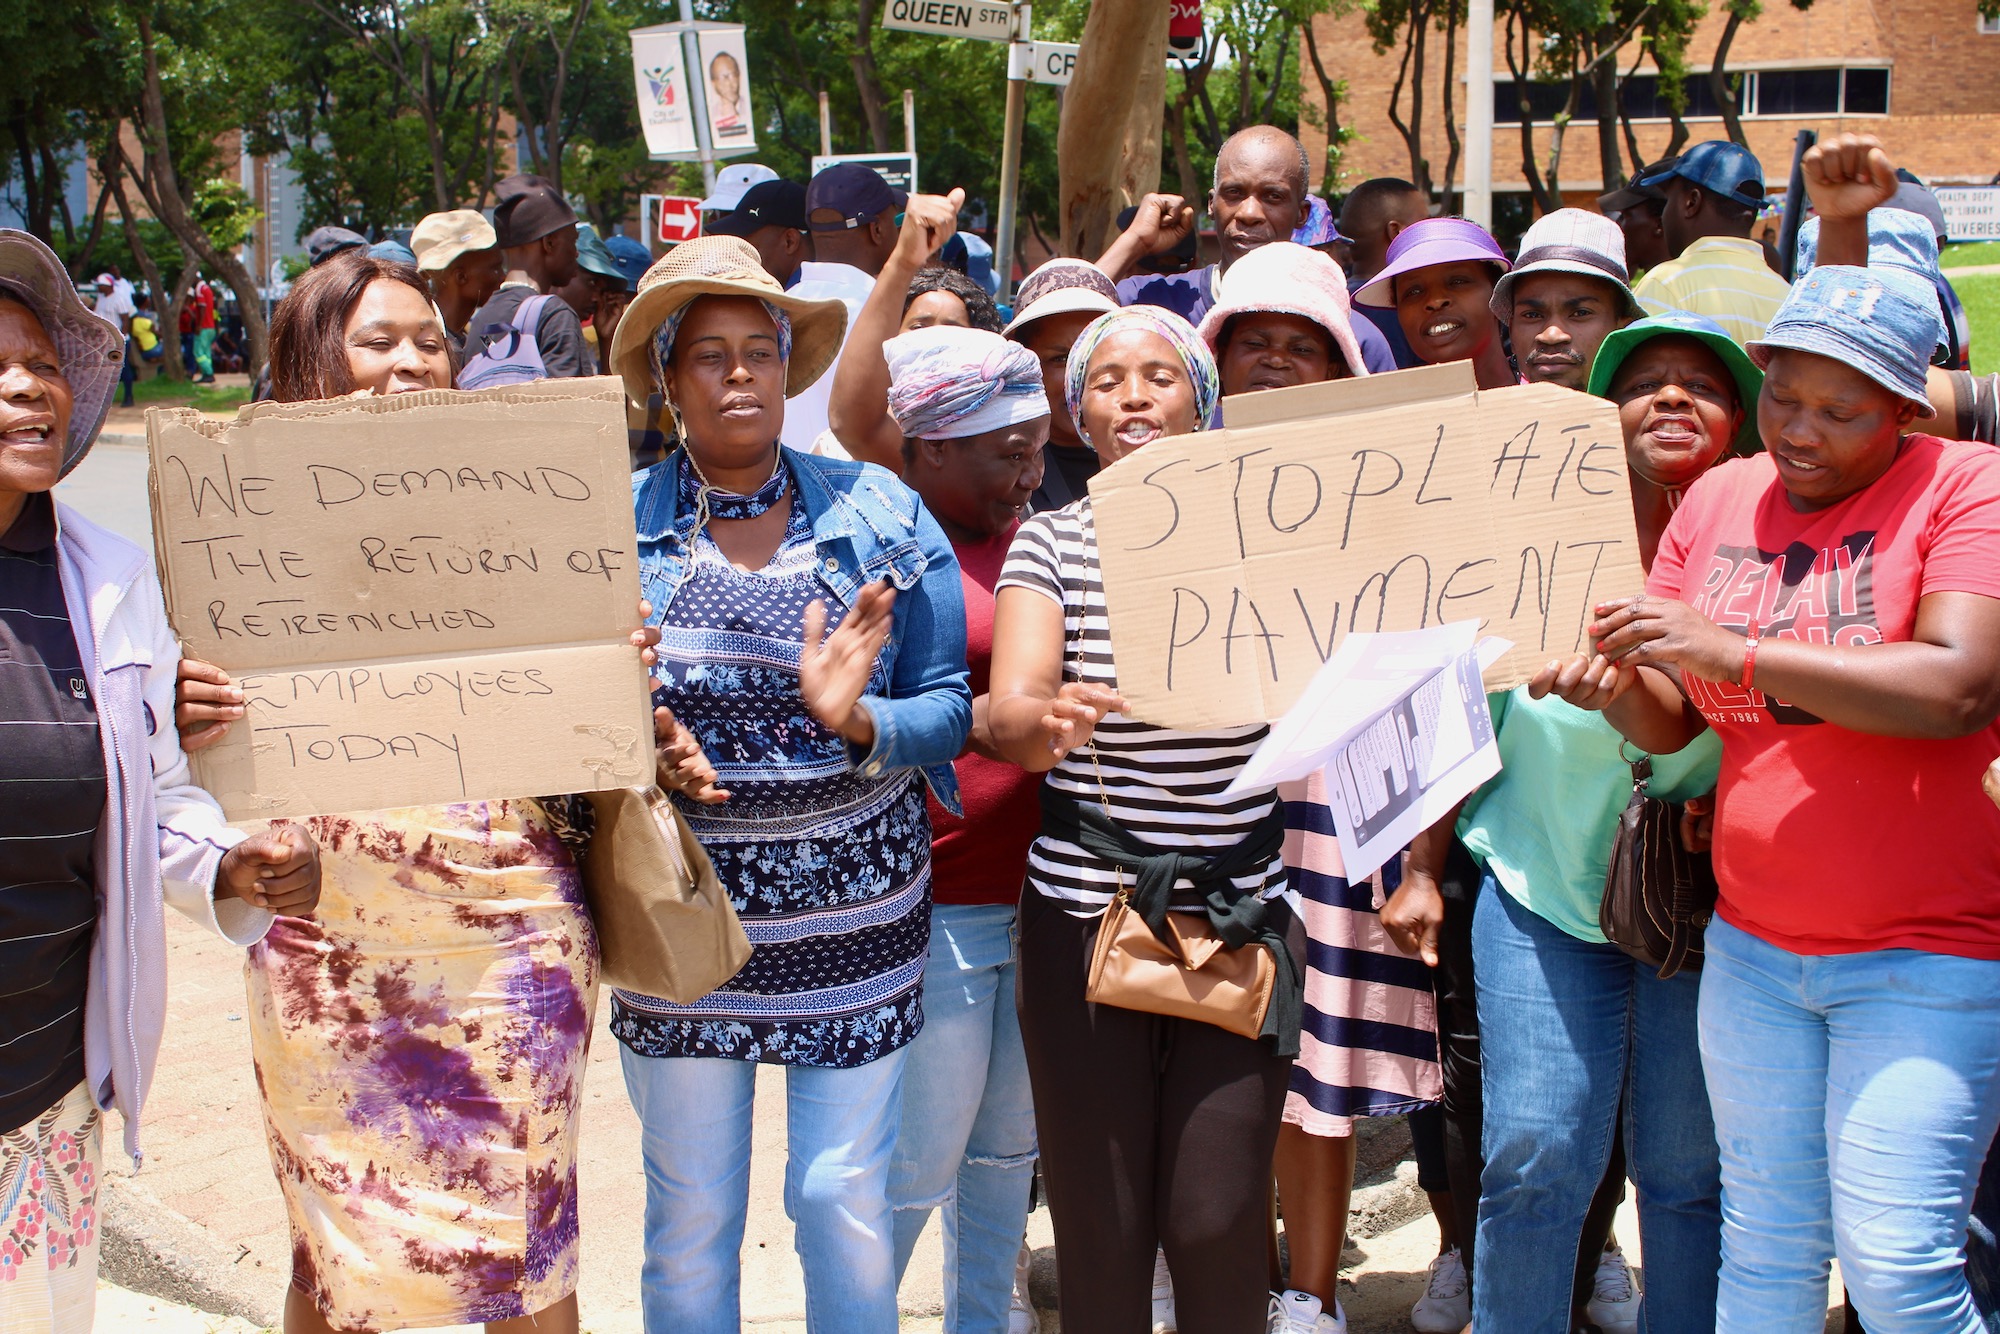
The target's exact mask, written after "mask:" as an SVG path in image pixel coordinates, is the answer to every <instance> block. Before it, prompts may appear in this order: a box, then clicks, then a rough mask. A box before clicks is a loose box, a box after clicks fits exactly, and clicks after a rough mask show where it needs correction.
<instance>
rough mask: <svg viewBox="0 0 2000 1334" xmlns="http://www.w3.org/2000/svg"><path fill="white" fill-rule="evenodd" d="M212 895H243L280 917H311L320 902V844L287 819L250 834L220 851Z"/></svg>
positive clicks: (244, 897) (239, 896)
mask: <svg viewBox="0 0 2000 1334" xmlns="http://www.w3.org/2000/svg"><path fill="white" fill-rule="evenodd" d="M215 897H216V898H218V899H225V898H237V899H242V900H243V901H244V902H245V903H254V904H256V905H257V906H258V907H259V908H268V909H270V910H271V911H272V912H274V913H278V914H280V915H281V916H285V917H310V916H312V910H313V908H314V907H315V906H316V905H317V904H318V903H319V845H318V844H317V843H315V842H313V837H312V835H311V834H308V833H307V832H306V831H305V830H304V829H303V828H302V827H300V826H299V825H295V824H292V823H290V822H289V821H287V822H286V823H284V824H278V825H272V826H271V827H270V828H268V829H265V830H262V831H260V832H258V833H255V834H252V835H251V836H250V837H249V838H246V839H244V840H243V841H242V842H241V843H238V844H237V845H236V846H235V847H233V848H231V849H230V850H229V851H228V852H226V853H224V854H223V855H222V864H221V865H220V866H218V867H216V870H215Z"/></svg>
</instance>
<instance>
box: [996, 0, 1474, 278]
mask: <svg viewBox="0 0 2000 1334" xmlns="http://www.w3.org/2000/svg"><path fill="white" fill-rule="evenodd" d="M1488 2H1489V3H1490V2H1491V0H1488ZM1033 28H1034V6H1033V5H1030V4H1026V3H1022V2H1021V0H1016V2H1015V5H1014V40H1013V41H1011V42H1009V43H1008V44H1007V105H1006V110H1005V113H1004V116H1003V121H1004V125H1003V128H1002V130H1001V135H1000V209H999V214H1000V216H999V218H998V219H997V220H996V221H995V222H994V224H993V262H994V266H995V268H996V269H998V271H999V278H1000V300H1002V301H1007V300H1009V299H1011V298H1012V297H1013V295H1014V214H1015V212H1016V211H1017V210H1018V209H1019V207H1020V195H1021V127H1022V122H1023V121H1024V120H1025V119H1026V117H1027V110H1028V96H1027V94H1028V59H1029V55H1030V52H1031V51H1032V50H1033V48H1032V46H1031V45H1030V44H1029V41H1028V34H1029V33H1030V32H1032V31H1033Z"/></svg>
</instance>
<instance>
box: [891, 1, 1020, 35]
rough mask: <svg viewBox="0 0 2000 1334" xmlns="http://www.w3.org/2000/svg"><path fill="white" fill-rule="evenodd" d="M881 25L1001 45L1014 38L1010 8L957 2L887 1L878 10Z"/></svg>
mask: <svg viewBox="0 0 2000 1334" xmlns="http://www.w3.org/2000/svg"><path fill="white" fill-rule="evenodd" d="M882 26H883V27H885V28H896V29H899V30H901V31H903V32H930V33H936V34H938V35H939V36H941V37H978V38H980V39H982V40H984V41H988V42H1004V41H1007V40H1009V39H1010V38H1011V37H1012V36H1013V35H1014V33H1013V11H1012V8H1011V7H1010V6H1008V5H1004V4H999V5H995V4H979V3H972V4H966V3H961V0H888V3H887V4H886V5H884V6H883V8H882Z"/></svg>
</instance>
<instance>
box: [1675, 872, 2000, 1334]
mask: <svg viewBox="0 0 2000 1334" xmlns="http://www.w3.org/2000/svg"><path fill="white" fill-rule="evenodd" d="M1883 892H1884V893H1909V892H1913V891H1912V890H1911V888H1910V887H1907V886H1884V887H1883ZM1707 951H1708V960H1707V964H1706V965H1705V967H1704V969H1703V972H1702V985H1701V1058H1702V1066H1703V1068H1704V1069H1705V1070H1706V1071H1707V1074H1708V1090H1709V1097H1710V1098H1711V1099H1712V1100H1713V1102H1714V1105H1715V1129H1716V1138H1717V1140H1718V1141H1719V1142H1720V1144H1721V1147H1722V1208H1723V1223H1722V1284H1721V1291H1720V1295H1719V1298H1718V1309H1717V1313H1716V1326H1715V1327H1716V1330H1717V1332H1718V1334H1738V1331H1741V1332H1742V1334H1751V1332H1752V1331H1754V1332H1755V1334H1792V1332H1793V1331H1797V1332H1798V1334H1805V1332H1806V1331H1813V1334H1818V1331H1819V1329H1820V1327H1821V1325H1822V1324H1823V1323H1824V1321H1825V1319H1826V1276H1827V1263H1828V1261H1829V1260H1830V1259H1832V1258H1833V1257H1834V1256H1836V1255H1837V1256H1838V1257H1839V1259H1840V1271H1841V1277H1842V1278H1844V1279H1845V1280H1846V1281H1847V1290H1848V1299H1849V1301H1850V1302H1851V1303H1852V1305H1853V1307H1854V1310H1855V1312H1856V1313H1857V1314H1858V1315H1860V1317H1861V1319H1862V1322H1863V1323H1864V1324H1865V1325H1866V1326H1867V1328H1868V1331H1869V1334H1917V1332H1918V1331H1921V1332H1922V1334H1979V1331H1982V1330H1984V1328H1985V1326H1984V1325H1983V1324H1982V1323H1981V1321H1980V1319H1979V1316H1978V1313H1977V1312H1976V1311H1975V1310H1974V1309H1973V1302H1972V1294H1971V1291H1970V1289H1969V1288H1968V1287H1967V1285H1966V1279H1965V1269H1964V1247H1965V1234H1966V1217H1967V1214H1968V1213H1969V1212H1970V1210H1971V1205H1972V1195H1973V1188H1974V1186H1975V1185H1976V1184H1977V1181H1978V1177H1979V1169H1980V1164H1981V1162H1982V1161H1983V1160H1984V1159H1985V1157H1986V1150H1987V1146H1988V1145H1989V1144H1990V1143H1991V1142H1992V1140H1993V1131H1994V1127H1995V1124H1996V1122H2000V1081H1996V1079H1995V1073H1996V1069H2000V962H1994V961H1990V960H1984V959H1962V958H1958V957H1956V956H1953V955H1947V954H1929V953H1925V952H1923V951H1919V950H1872V951H1869V952H1867V953H1863V954H1832V955H1801V954H1793V953H1792V952H1791V951H1789V950H1784V949H1780V948H1778V947H1777V946H1775V945H1770V944H1767V943H1765V942H1764V941H1762V940H1759V939H1758V938H1756V937H1755V936H1752V935H1750V934H1749V933H1747V932H1744V931H1739V930H1737V929H1736V928H1735V927H1733V926H1730V925H1729V924H1727V923H1726V922H1723V921H1721V920H1720V919H1718V920H1717V921H1715V922H1714V923H1712V924H1711V925H1710V926H1709V928H1708V941H1707ZM1649 1300H1650V1298H1649Z"/></svg>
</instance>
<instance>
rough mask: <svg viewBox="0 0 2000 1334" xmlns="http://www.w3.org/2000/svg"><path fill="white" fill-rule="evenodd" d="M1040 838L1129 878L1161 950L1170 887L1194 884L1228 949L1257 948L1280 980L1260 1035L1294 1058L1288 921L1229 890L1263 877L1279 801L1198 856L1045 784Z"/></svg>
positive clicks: (1281, 810)
mask: <svg viewBox="0 0 2000 1334" xmlns="http://www.w3.org/2000/svg"><path fill="white" fill-rule="evenodd" d="M1042 832H1043V833H1044V834H1046V835H1048V836H1049V837H1050V838H1056V839H1061V840H1062V841H1063V842H1065V843H1074V844H1075V845H1076V846H1078V847H1080V848H1082V849H1083V850H1084V851H1085V852H1088V853H1089V854H1090V855H1091V856H1093V857H1096V858H1098V859H1099V860H1101V861H1105V862H1109V863H1110V864H1111V865H1113V866H1116V867H1119V868H1120V869H1122V870H1125V871H1128V872H1130V873H1131V874H1132V876H1133V880H1134V885H1133V888H1132V891H1131V895H1130V898H1131V903H1132V907H1133V908H1134V909H1135V910H1136V911H1137V912H1138V914H1139V916H1140V917H1141V918H1142V919H1143V920H1144V921H1145V923H1146V925H1147V926H1149V927H1151V928H1152V930H1153V934H1154V935H1156V936H1158V937H1159V938H1160V941H1161V943H1163V944H1167V945H1171V944H1172V943H1173V941H1172V940H1171V938H1170V937H1169V936H1168V935H1167V909H1168V905H1169V904H1170V903H1172V901H1173V897H1174V885H1175V884H1176V883H1177V882H1179V881H1182V880H1189V881H1192V882H1193V883H1194V887H1195V893H1196V894H1197V895H1198V896H1199V898H1200V902H1201V904H1202V906H1203V907H1204V908H1205V909H1206V910H1207V912H1208V920H1209V922H1210V923H1211V924H1212V925H1213V926H1214V927H1215V930H1216V934H1217V935H1219V936H1221V938H1222V943H1223V944H1224V945H1225V946H1227V947H1228V948H1230V949H1241V948H1243V947H1244V946H1246V945H1261V946H1263V947H1264V948H1265V949H1267V950H1269V951H1270V952H1271V959H1272V961H1273V962H1274V963H1275V964H1276V965H1277V973H1276V976H1275V978H1274V980H1273V982H1272V986H1271V1004H1270V1006H1269V1008H1267V1009H1266V1010H1265V1012H1264V1027H1263V1030H1262V1032H1261V1033H1260V1034H1259V1035H1258V1036H1260V1037H1262V1038H1266V1039H1268V1040H1270V1041H1271V1043H1272V1052H1273V1054H1274V1055H1278V1056H1296V1055H1298V1052H1299V1025H1300V1023H1301V1022H1302V1019H1303V1016H1304V1011H1305V975H1304V974H1303V973H1302V972H1301V971H1300V969H1299V963H1298V960H1297V959H1296V958H1294V957H1293V955H1292V950H1291V946H1290V944H1289V943H1287V941H1286V940H1285V930H1284V928H1285V924H1286V923H1285V920H1284V919H1283V918H1282V917H1281V918H1280V919H1279V920H1278V921H1273V920H1272V913H1271V911H1270V907H1271V905H1270V903H1269V902H1268V901H1267V900H1265V899H1264V898H1262V897H1261V896H1260V895H1258V894H1255V893H1250V894H1246V893H1244V892H1243V891H1242V890H1241V889H1238V888H1237V887H1236V885H1235V884H1234V883H1233V882H1234V881H1235V880H1236V879H1237V878H1238V877H1240V876H1247V875H1260V876H1261V875H1262V873H1263V871H1264V869H1265V868H1266V867H1268V866H1269V865H1270V864H1271V859H1272V858H1273V857H1276V856H1277V855H1278V854H1279V853H1280V852H1281V851H1282V850H1283V848H1284V844H1285V805H1284V803H1283V802H1273V803H1272V806H1271V809H1270V810H1269V811H1268V812H1266V813H1265V815H1264V817H1263V818H1262V819H1260V820H1259V821H1258V822H1257V823H1256V824H1255V825H1253V826H1252V827H1251V829H1250V832H1249V833H1248V834H1246V835H1245V836H1244V837H1243V839H1242V841H1241V842H1239V843H1237V844H1236V845H1235V846H1234V847H1229V848H1222V849H1219V850H1217V851H1216V852H1215V853H1214V855H1212V856H1207V857H1200V856H1196V855H1194V854H1193V853H1189V852H1172V851H1162V850H1161V849H1159V848H1156V847H1153V846H1152V845H1151V844H1147V843H1141V842H1140V841H1139V840H1137V839H1136V838H1134V837H1133V836H1132V835H1131V834H1130V833H1128V832H1127V831H1126V830H1125V829H1124V828H1122V827H1121V826H1120V825H1119V824H1118V823H1117V822H1116V821H1114V820H1113V819H1112V818H1111V817H1110V816H1109V815H1107V814H1106V813H1105V812H1104V809H1103V808H1102V807H1100V806H1097V805H1095V804H1093V803H1091V802H1088V801H1080V800H1078V799H1077V798H1076V797H1074V796H1072V795H1071V794H1070V793H1067V792H1063V791H1060V790H1058V789H1057V788H1056V787H1054V786H1053V785H1052V784H1048V783H1044V784H1042ZM1189 906H1192V903H1190V904H1189Z"/></svg>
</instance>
